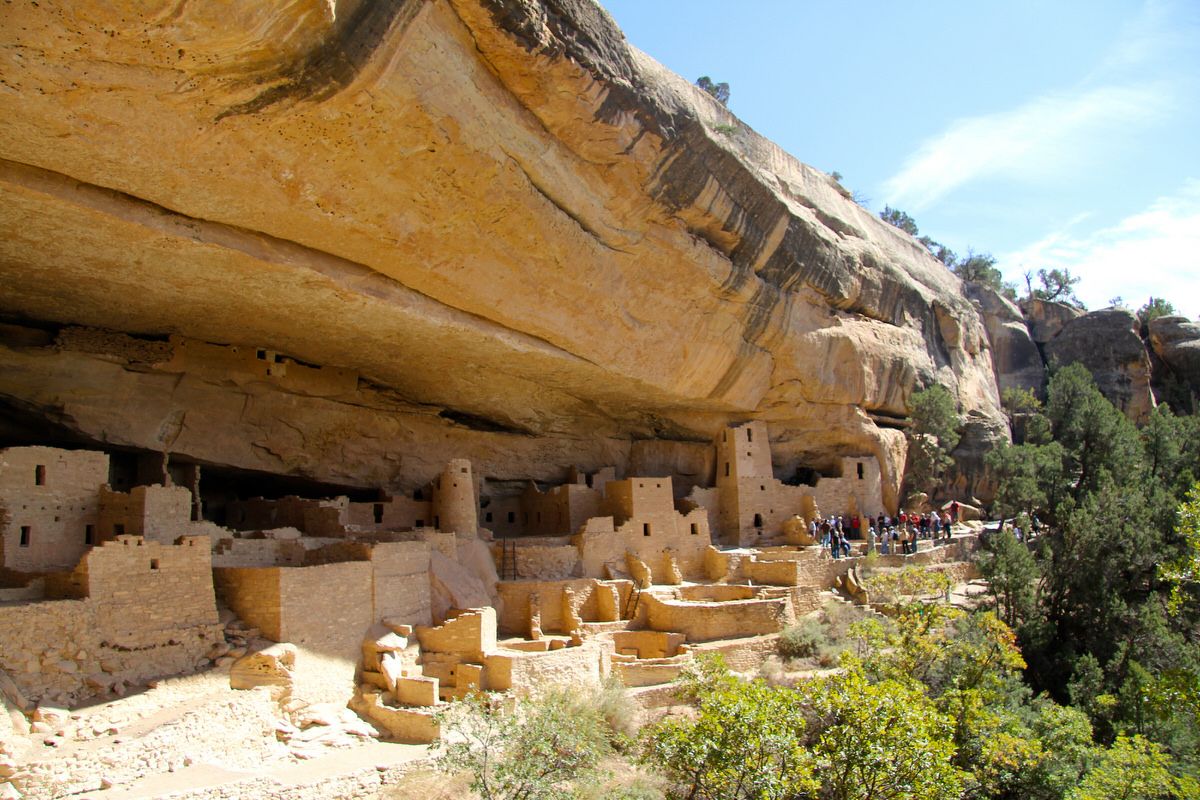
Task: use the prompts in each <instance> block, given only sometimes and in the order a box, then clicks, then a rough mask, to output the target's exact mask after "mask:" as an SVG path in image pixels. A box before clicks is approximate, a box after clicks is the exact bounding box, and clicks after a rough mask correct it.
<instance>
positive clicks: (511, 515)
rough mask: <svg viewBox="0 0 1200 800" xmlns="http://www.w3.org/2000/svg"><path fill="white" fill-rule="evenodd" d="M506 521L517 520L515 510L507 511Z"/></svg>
mask: <svg viewBox="0 0 1200 800" xmlns="http://www.w3.org/2000/svg"><path fill="white" fill-rule="evenodd" d="M508 521H509V524H512V523H514V522H516V521H517V512H515V511H510V512H508Z"/></svg>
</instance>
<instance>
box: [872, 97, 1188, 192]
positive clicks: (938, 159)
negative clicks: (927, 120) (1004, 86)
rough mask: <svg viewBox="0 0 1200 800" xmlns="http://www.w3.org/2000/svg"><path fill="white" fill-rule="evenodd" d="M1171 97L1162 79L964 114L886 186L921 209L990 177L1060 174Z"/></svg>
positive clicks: (1149, 117)
mask: <svg viewBox="0 0 1200 800" xmlns="http://www.w3.org/2000/svg"><path fill="white" fill-rule="evenodd" d="M1170 100H1171V92H1170V90H1169V87H1168V86H1167V85H1165V84H1161V83H1150V84H1145V85H1140V86H1137V85H1135V86H1105V87H1101V88H1096V89H1089V90H1086V91H1080V92H1078V93H1076V94H1074V95H1065V94H1064V95H1048V96H1045V97H1041V98H1038V99H1036V100H1033V101H1031V102H1029V103H1027V104H1026V105H1024V106H1021V107H1020V108H1016V109H1013V110H1010V111H1002V112H999V113H996V114H988V115H985V116H980V117H970V118H966V119H960V120H957V121H955V122H954V123H952V124H951V125H950V127H949V128H948V129H947V130H946V131H945V132H944V133H942V134H941V135H939V136H937V137H935V138H933V139H931V140H930V141H928V142H926V143H925V144H924V145H922V146H921V148H920V149H918V150H917V152H916V153H914V154H913V155H912V156H911V157H909V158H908V159H907V160H906V162H905V164H904V167H903V168H902V169H901V171H900V172H899V174H897V175H895V176H894V177H892V178H891V179H889V180H888V181H887V182H886V183H885V185H884V193H885V195H886V197H887V199H888V202H889V203H890V204H891V205H894V206H896V207H898V208H906V209H909V210H911V211H912V212H914V213H916V212H919V211H921V210H922V209H924V208H927V207H929V206H930V205H931V204H932V203H934V202H935V201H937V200H938V199H940V198H941V197H943V196H945V195H946V194H948V193H950V192H952V191H953V190H955V189H957V188H958V187H960V186H962V185H964V184H967V183H970V182H973V181H977V180H980V179H982V178H1005V179H1010V180H1017V181H1029V182H1035V181H1040V180H1045V179H1046V178H1047V177H1049V176H1058V175H1061V174H1063V172H1064V170H1067V169H1069V168H1070V167H1071V166H1073V165H1080V164H1085V163H1087V162H1088V161H1090V160H1091V159H1092V158H1093V157H1099V155H1100V153H1101V152H1102V150H1103V148H1104V147H1105V146H1106V142H1111V141H1113V140H1114V138H1116V137H1121V138H1124V137H1123V136H1122V134H1128V133H1131V132H1133V130H1134V129H1135V128H1137V127H1139V126H1140V125H1143V124H1147V123H1149V122H1151V121H1152V120H1156V119H1157V118H1158V117H1159V116H1160V115H1161V114H1163V113H1164V112H1165V111H1166V110H1167V108H1168V106H1169V103H1170Z"/></svg>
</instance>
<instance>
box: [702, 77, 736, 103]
mask: <svg viewBox="0 0 1200 800" xmlns="http://www.w3.org/2000/svg"><path fill="white" fill-rule="evenodd" d="M696 85H697V86H699V87H700V88H701V89H703V90H704V91H706V92H708V93H709V94H710V95H712V96H713V98H714V99H716V101H717V102H718V103H720V104H721V105H723V106H727V105H729V84H728V83H713V79H712V78H710V77H708V76H707V75H704V76H703V77H701V78H699V79H698V80H697V81H696Z"/></svg>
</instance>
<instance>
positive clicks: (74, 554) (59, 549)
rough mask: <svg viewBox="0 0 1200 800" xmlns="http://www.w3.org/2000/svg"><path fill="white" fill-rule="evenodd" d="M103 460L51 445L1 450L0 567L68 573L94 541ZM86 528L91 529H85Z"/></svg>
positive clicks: (103, 480) (105, 458) (96, 455)
mask: <svg viewBox="0 0 1200 800" xmlns="http://www.w3.org/2000/svg"><path fill="white" fill-rule="evenodd" d="M107 481H108V456H107V455H106V454H104V453H96V452H90V451H83V450H60V449H58V448H55V447H10V448H7V449H5V450H0V567H4V568H7V569H10V570H14V571H17V572H43V571H52V570H69V569H72V568H74V567H75V565H76V564H77V563H79V559H80V557H81V556H82V555H83V554H84V553H85V552H86V551H87V549H88V548H89V547H90V544H91V543H90V542H89V532H90V537H91V542H95V541H98V539H97V536H98V533H97V524H98V520H97V515H98V505H97V497H96V493H97V491H98V490H99V488H100V486H102V485H103V484H104V483H106V482H107ZM89 526H90V529H89Z"/></svg>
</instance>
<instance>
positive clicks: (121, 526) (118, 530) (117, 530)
mask: <svg viewBox="0 0 1200 800" xmlns="http://www.w3.org/2000/svg"><path fill="white" fill-rule="evenodd" d="M124 535H125V523H123V522H114V523H113V536H124Z"/></svg>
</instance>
